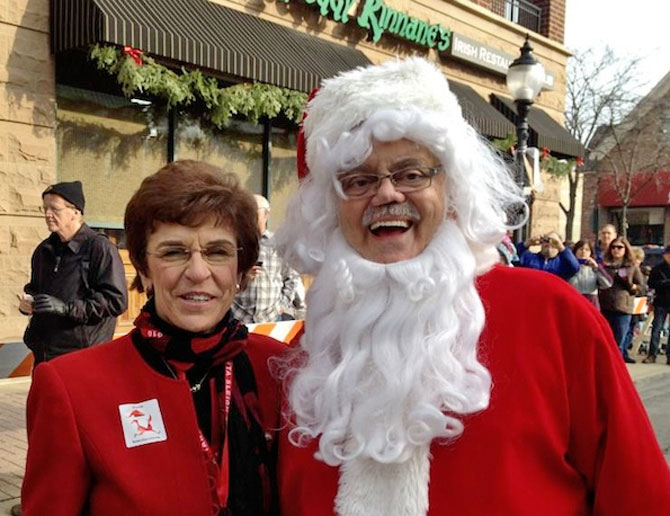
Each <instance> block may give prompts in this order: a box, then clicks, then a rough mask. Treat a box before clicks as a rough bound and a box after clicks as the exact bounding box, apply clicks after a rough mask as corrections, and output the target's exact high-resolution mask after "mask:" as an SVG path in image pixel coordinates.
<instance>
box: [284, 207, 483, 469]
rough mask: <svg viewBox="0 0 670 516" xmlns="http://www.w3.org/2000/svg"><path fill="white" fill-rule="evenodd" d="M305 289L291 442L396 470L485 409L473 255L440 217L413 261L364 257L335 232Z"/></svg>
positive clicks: (324, 455) (335, 461) (329, 459)
mask: <svg viewBox="0 0 670 516" xmlns="http://www.w3.org/2000/svg"><path fill="white" fill-rule="evenodd" d="M325 256H326V261H325V262H324V264H323V266H322V268H321V270H320V272H319V274H318V276H317V278H316V280H315V282H314V284H313V285H312V287H311V288H310V290H309V294H308V307H309V309H308V313H307V319H306V323H305V328H306V332H305V335H304V336H303V338H302V341H301V344H302V348H303V350H304V351H305V352H306V355H307V361H306V363H305V364H304V365H303V366H302V367H301V368H299V369H298V370H297V371H295V372H294V376H293V379H292V382H291V385H290V390H289V399H290V403H291V409H292V410H293V412H294V413H295V420H296V428H295V429H293V431H292V432H291V439H292V440H293V442H294V443H295V444H300V443H304V442H305V441H306V440H309V439H313V438H318V439H319V454H318V456H319V457H318V458H320V459H321V460H323V461H324V462H326V463H327V464H330V465H339V464H342V463H343V462H346V461H349V460H351V459H353V458H356V457H367V458H371V459H373V460H375V461H377V462H381V463H401V462H405V461H406V460H408V459H409V458H410V457H411V456H412V455H413V451H414V450H415V449H417V448H425V446H426V445H429V444H430V442H431V441H432V440H433V439H453V438H456V437H458V436H459V435H460V434H461V432H462V431H463V424H462V423H461V421H460V420H459V419H458V418H457V415H459V414H467V413H472V412H476V411H479V410H482V409H484V408H486V407H487V406H488V401H489V394H490V388H491V378H490V374H489V372H488V370H487V369H486V368H485V367H484V366H483V365H482V364H480V363H479V362H478V360H477V356H476V354H477V341H478V340H479V335H480V333H481V330H482V328H483V326H484V310H483V307H482V304H481V301H480V299H479V295H478V293H477V291H476V289H475V284H474V280H475V275H476V271H475V267H476V263H475V258H474V255H473V253H472V251H471V250H470V248H469V246H468V245H467V242H466V240H465V238H464V237H463V235H462V232H461V231H460V229H459V227H458V225H457V224H456V223H455V222H454V221H452V220H446V221H445V222H444V224H443V225H442V226H441V228H440V229H439V231H438V232H437V234H436V235H435V237H434V238H433V240H432V241H431V243H430V245H429V246H428V247H427V248H426V250H425V251H424V252H423V253H421V255H419V256H418V257H416V258H414V259H412V260H408V261H404V262H399V263H394V264H378V263H373V262H369V261H367V260H364V259H362V258H361V257H360V255H358V253H356V252H355V251H354V250H353V249H351V247H349V245H348V244H347V243H346V241H345V240H344V237H343V236H342V234H341V233H340V231H339V230H337V231H336V232H335V233H334V234H333V235H332V237H331V239H330V242H329V244H328V249H327V252H326V253H325Z"/></svg>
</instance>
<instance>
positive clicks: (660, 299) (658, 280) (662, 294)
mask: <svg viewBox="0 0 670 516" xmlns="http://www.w3.org/2000/svg"><path fill="white" fill-rule="evenodd" d="M649 288H653V289H654V292H655V296H654V304H655V305H656V306H662V307H663V308H670V265H668V264H667V263H665V262H664V261H663V262H661V263H659V264H658V265H656V266H655V267H654V268H653V269H651V274H650V275H649Z"/></svg>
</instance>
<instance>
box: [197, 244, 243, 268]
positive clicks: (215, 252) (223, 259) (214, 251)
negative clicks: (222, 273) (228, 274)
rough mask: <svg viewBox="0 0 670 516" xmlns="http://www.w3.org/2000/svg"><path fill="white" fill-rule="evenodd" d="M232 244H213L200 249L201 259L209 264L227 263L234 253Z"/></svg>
mask: <svg viewBox="0 0 670 516" xmlns="http://www.w3.org/2000/svg"><path fill="white" fill-rule="evenodd" d="M236 252H237V249H235V248H234V247H233V246H213V247H208V248H207V249H203V250H202V251H201V254H202V257H203V259H204V260H205V261H206V262H207V263H209V264H210V265H221V264H224V263H228V262H229V261H230V260H231V259H232V258H233V257H234V256H235V254H236Z"/></svg>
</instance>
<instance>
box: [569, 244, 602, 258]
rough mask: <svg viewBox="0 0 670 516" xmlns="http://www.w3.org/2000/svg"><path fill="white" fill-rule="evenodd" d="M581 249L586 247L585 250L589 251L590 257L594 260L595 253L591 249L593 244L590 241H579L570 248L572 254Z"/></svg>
mask: <svg viewBox="0 0 670 516" xmlns="http://www.w3.org/2000/svg"><path fill="white" fill-rule="evenodd" d="M582 247H587V248H588V249H589V251H590V252H591V257H592V258H594V259H595V254H596V251H595V249H594V248H593V242H591V241H590V240H580V241H578V242H577V243H576V244H575V245H574V246H573V247H572V252H573V253H576V252H577V251H579V250H580V249H581V248H582Z"/></svg>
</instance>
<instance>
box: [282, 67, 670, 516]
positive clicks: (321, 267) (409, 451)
mask: <svg viewBox="0 0 670 516" xmlns="http://www.w3.org/2000/svg"><path fill="white" fill-rule="evenodd" d="M303 129H304V137H305V149H306V165H307V168H308V169H309V175H308V176H307V177H306V178H305V179H303V181H302V183H301V187H300V190H299V193H298V195H297V196H296V198H295V199H294V200H293V202H292V204H291V206H290V208H289V211H288V214H287V219H286V223H285V225H284V227H283V228H282V229H281V230H280V231H279V232H278V234H277V235H276V240H277V245H278V247H279V248H280V250H281V251H282V252H283V253H284V255H285V257H286V258H287V259H288V260H290V261H291V262H292V263H293V264H294V265H295V266H297V267H298V268H299V269H301V270H302V272H305V273H308V274H312V275H314V276H315V281H314V283H313V285H312V287H311V289H310V290H309V293H308V299H307V301H308V302H307V306H308V310H307V317H306V322H305V334H304V335H303V337H302V339H301V342H300V346H299V348H298V349H297V350H296V353H295V355H294V356H293V357H291V358H290V360H288V361H287V362H286V363H285V364H283V365H284V367H283V374H284V377H285V380H286V382H287V397H288V399H287V412H288V415H289V417H290V423H288V424H287V425H286V427H285V428H284V430H283V434H282V439H281V441H280V446H279V467H278V475H279V484H280V498H281V505H282V514H286V515H291V516H301V515H310V516H312V515H313V516H324V515H330V514H337V515H339V516H376V515H380V516H381V515H385V516H393V515H399V516H401V515H402V516H424V515H426V514H428V515H440V516H443V515H452V514H453V515H463V514H472V515H515V516H518V515H537V514H542V515H557V516H558V515H560V516H572V515H583V514H608V515H610V514H622V515H624V514H625V515H632V514H635V515H647V514H649V515H652V514H654V515H656V514H668V513H670V473H669V472H668V466H667V464H666V462H665V459H664V457H663V455H662V453H661V451H660V449H659V447H658V444H657V441H656V438H655V436H654V434H653V431H652V428H651V425H650V423H649V420H648V418H647V416H646V413H645V411H644V408H643V407H642V405H641V403H640V399H639V397H638V395H637V394H636V391H635V389H634V387H633V384H632V383H631V380H630V377H629V375H628V372H627V370H626V369H625V366H624V365H623V363H622V362H621V359H620V356H619V355H618V354H617V347H616V344H615V343H614V341H613V339H612V335H611V333H610V331H609V329H608V327H607V323H606V322H605V321H604V319H602V317H601V316H600V315H599V314H598V313H597V312H596V311H595V310H594V309H593V307H592V306H591V305H590V304H589V303H587V302H585V301H584V300H583V299H582V298H581V296H580V295H579V294H578V293H577V292H576V291H574V290H573V289H572V287H571V286H570V285H568V284H566V283H565V282H563V281H561V280H560V279H557V278H555V277H553V276H551V275H549V274H545V273H542V272H537V271H533V270H527V269H511V268H506V267H500V266H494V264H495V263H497V261H498V258H497V252H496V244H498V243H499V242H500V241H501V239H502V237H503V235H504V234H505V232H506V230H507V229H508V227H507V219H506V215H505V214H506V213H509V212H510V208H511V207H513V206H515V205H516V206H518V203H519V202H521V201H522V199H521V197H520V194H519V191H518V189H517V188H516V186H515V185H514V183H513V182H512V180H511V179H510V174H509V172H508V170H506V168H505V166H504V164H503V162H502V161H501V160H500V159H499V158H498V157H497V156H496V155H495V154H494V152H492V151H491V149H490V147H489V146H488V144H487V143H486V142H485V141H484V140H483V139H482V138H481V137H480V136H479V135H478V134H477V132H476V131H475V129H473V128H472V126H470V125H469V124H468V123H467V122H466V121H465V120H464V118H463V115H462V111H461V108H460V106H459V104H458V101H457V100H456V97H455V96H454V95H453V93H452V92H451V91H450V90H449V86H448V84H447V81H446V79H445V78H444V76H443V74H442V73H441V72H440V70H439V69H438V68H437V67H436V66H434V65H433V64H431V63H429V62H428V61H425V60H423V59H420V58H410V59H407V60H404V61H392V62H387V63H385V64H382V65H378V66H369V67H367V68H359V69H356V70H353V71H349V72H346V73H343V74H341V75H339V76H337V77H335V78H332V79H329V80H326V81H324V83H323V86H322V88H321V89H320V90H319V92H318V93H317V94H316V95H315V96H314V98H313V99H312V100H311V101H310V103H309V104H308V106H307V110H306V118H305V121H304V126H303Z"/></svg>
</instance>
